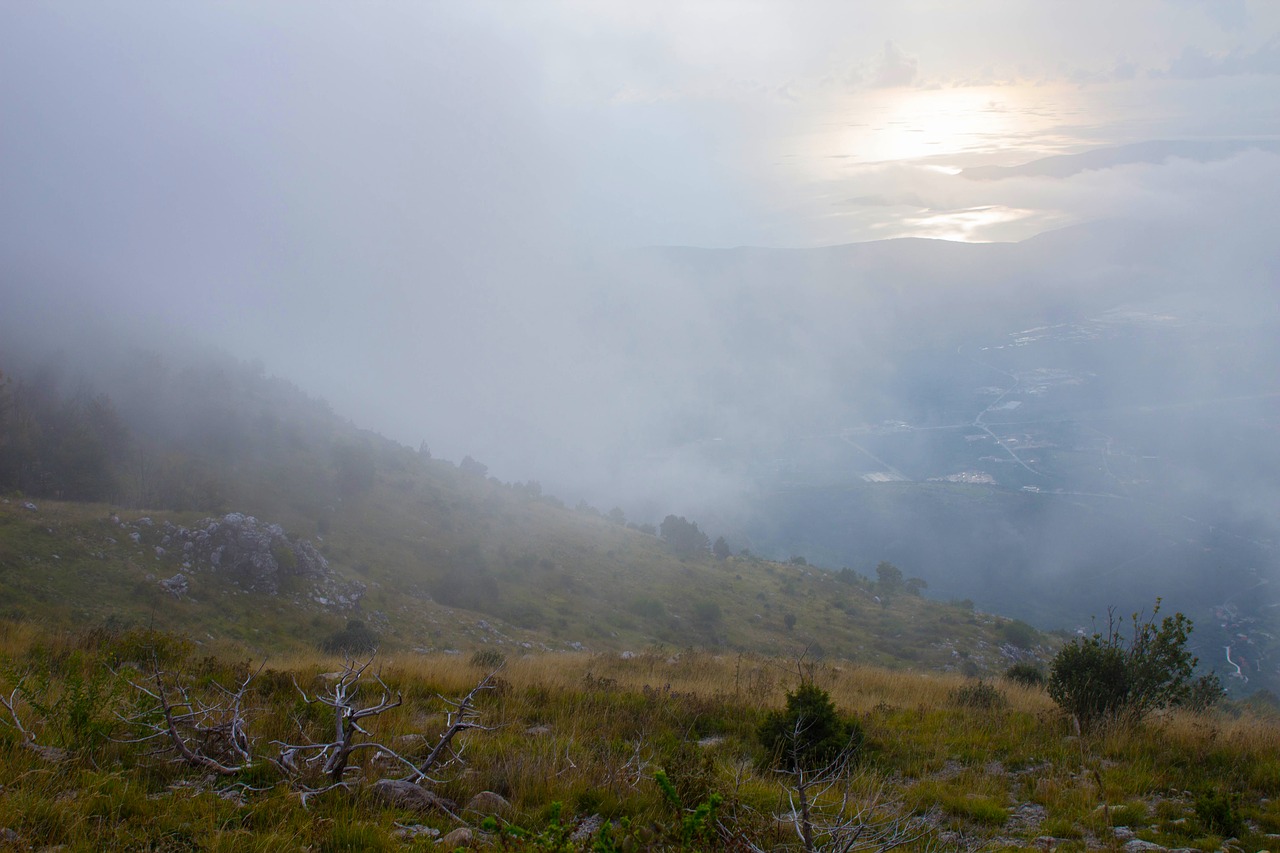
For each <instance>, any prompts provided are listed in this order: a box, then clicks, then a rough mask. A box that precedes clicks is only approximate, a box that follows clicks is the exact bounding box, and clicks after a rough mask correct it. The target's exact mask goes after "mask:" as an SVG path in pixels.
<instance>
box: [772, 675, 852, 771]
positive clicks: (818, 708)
mask: <svg viewBox="0 0 1280 853" xmlns="http://www.w3.org/2000/svg"><path fill="white" fill-rule="evenodd" d="M756 736H757V737H758V738H759V740H760V743H761V745H763V746H764V748H765V749H767V750H768V751H769V753H770V754H771V755H772V756H773V763H774V764H775V766H778V767H780V768H782V769H784V770H788V771H794V770H797V769H799V768H801V767H804V768H808V769H814V768H818V767H822V766H824V765H827V764H830V763H831V762H833V761H836V760H838V759H840V758H842V757H844V756H846V755H847V754H849V753H853V752H856V751H857V750H858V749H859V747H861V746H862V740H863V733H862V726H860V725H859V724H858V721H857V720H854V719H851V718H844V717H841V716H840V714H839V713H838V712H837V711H836V706H835V704H834V703H833V702H832V701H831V696H830V695H829V694H828V693H827V691H825V690H823V689H822V688H821V687H819V686H818V685H816V684H814V683H813V682H812V681H808V680H806V681H804V682H803V683H801V684H800V686H799V687H797V688H796V689H795V690H793V691H792V692H790V693H788V694H787V707H786V708H785V709H783V710H781V711H771V712H769V715H768V716H766V717H765V719H764V722H763V723H761V724H760V728H759V729H758V730H757V731H756Z"/></svg>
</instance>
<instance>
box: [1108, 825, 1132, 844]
mask: <svg viewBox="0 0 1280 853" xmlns="http://www.w3.org/2000/svg"><path fill="white" fill-rule="evenodd" d="M1111 831H1112V832H1114V833H1115V835H1116V841H1132V840H1133V839H1134V838H1136V837H1137V836H1135V835H1134V834H1133V830H1132V829H1130V828H1129V827H1127V826H1117V827H1115V828H1114V829H1112V830H1111Z"/></svg>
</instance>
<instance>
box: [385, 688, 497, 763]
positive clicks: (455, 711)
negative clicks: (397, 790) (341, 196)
mask: <svg viewBox="0 0 1280 853" xmlns="http://www.w3.org/2000/svg"><path fill="white" fill-rule="evenodd" d="M500 669H501V667H499V668H498V669H495V670H494V671H493V672H491V673H489V674H488V675H486V676H485V677H484V678H482V679H480V682H479V683H478V684H476V686H475V687H472V688H471V691H470V692H469V693H467V695H466V696H464V697H462V698H461V699H460V700H457V701H454V700H452V699H445V698H444V697H443V696H441V697H440V699H441V700H442V701H443V702H444V703H445V704H446V705H448V706H449V708H450V710H449V712H448V714H447V715H446V717H445V722H446V724H447V725H446V727H445V730H444V731H443V732H441V733H440V737H439V739H438V740H437V741H436V744H435V746H433V747H432V748H431V752H430V753H428V754H427V757H426V759H425V760H423V762H422V763H421V764H419V765H418V766H417V767H415V768H414V772H413V773H410V774H409V775H408V776H406V777H404V781H406V782H421V781H422V780H424V779H426V780H430V779H431V775H430V774H431V772H432V771H433V770H436V769H439V768H443V767H447V766H448V765H449V764H452V763H453V762H455V761H461V760H462V752H463V749H464V748H465V744H464V745H462V746H460V747H458V748H456V749H455V748H454V746H453V740H454V738H455V737H457V736H458V735H459V734H461V733H462V732H465V731H468V730H470V729H479V730H480V731H485V732H489V731H493V729H494V728H495V727H494V726H486V725H482V724H481V723H480V712H479V711H477V710H476V705H475V703H476V697H477V696H478V695H479V694H480V692H481V691H484V690H492V689H493V687H494V683H493V679H494V676H496V675H497V674H498V671H499V670H500Z"/></svg>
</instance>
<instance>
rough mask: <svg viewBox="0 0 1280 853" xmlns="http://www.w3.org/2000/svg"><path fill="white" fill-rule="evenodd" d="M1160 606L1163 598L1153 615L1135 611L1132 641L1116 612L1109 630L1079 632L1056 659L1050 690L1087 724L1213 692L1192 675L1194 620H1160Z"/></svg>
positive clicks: (1138, 715) (1136, 715)
mask: <svg viewBox="0 0 1280 853" xmlns="http://www.w3.org/2000/svg"><path fill="white" fill-rule="evenodd" d="M1159 612H1160V601H1159V599H1157V600H1156V606H1155V609H1154V610H1153V611H1152V613H1151V617H1150V618H1149V619H1146V620H1143V619H1142V618H1141V617H1140V616H1139V615H1138V614H1136V613H1135V614H1133V616H1132V634H1131V637H1130V639H1129V640H1128V641H1127V642H1126V641H1125V639H1124V637H1123V636H1122V635H1121V633H1120V630H1119V629H1120V628H1121V627H1122V626H1123V624H1124V623H1123V622H1117V621H1116V620H1115V619H1114V617H1112V618H1110V619H1108V627H1107V633H1106V635H1105V636H1103V635H1102V634H1094V635H1093V636H1092V637H1088V638H1079V639H1077V640H1076V641H1075V642H1073V643H1071V644H1069V645H1067V646H1064V647H1063V648H1062V650H1061V651H1059V652H1058V655H1057V657H1055V658H1054V659H1053V665H1052V667H1051V668H1050V671H1049V695H1050V696H1051V697H1052V698H1053V700H1054V701H1055V702H1057V703H1058V705H1059V707H1061V708H1062V709H1063V710H1064V711H1066V712H1067V713H1069V714H1072V715H1073V716H1075V718H1076V719H1077V720H1078V721H1079V723H1080V725H1081V727H1082V728H1087V727H1089V726H1091V725H1093V724H1095V723H1097V722H1100V721H1103V720H1108V719H1119V718H1121V717H1124V718H1125V719H1126V720H1128V721H1129V722H1137V721H1139V720H1141V719H1142V718H1143V717H1145V716H1146V715H1147V714H1148V713H1150V712H1151V711H1154V710H1157V709H1159V708H1167V707H1169V706H1171V705H1179V704H1183V703H1185V702H1187V701H1188V700H1189V699H1190V698H1191V697H1192V696H1200V695H1201V694H1202V693H1204V692H1207V689H1206V688H1205V687H1197V684H1198V682H1194V681H1193V680H1192V678H1191V673H1192V671H1193V670H1194V669H1195V666H1196V663H1197V659H1196V658H1195V657H1193V656H1192V654H1191V653H1190V652H1189V651H1187V638H1188V636H1189V635H1190V634H1191V628H1192V624H1191V620H1190V619H1188V618H1187V617H1186V616H1184V615H1182V614H1181V613H1176V614H1174V615H1173V616H1166V617H1165V618H1164V619H1163V620H1161V622H1160V623H1159V625H1157V624H1156V621H1155V619H1156V616H1157V614H1159ZM1206 678H1207V677H1206ZM1212 678H1213V681H1216V680H1217V679H1216V676H1213V677H1212ZM1202 681H1203V679H1202Z"/></svg>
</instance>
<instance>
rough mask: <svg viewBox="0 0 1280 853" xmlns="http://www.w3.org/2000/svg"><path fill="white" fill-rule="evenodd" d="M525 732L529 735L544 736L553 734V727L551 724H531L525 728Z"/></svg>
mask: <svg viewBox="0 0 1280 853" xmlns="http://www.w3.org/2000/svg"><path fill="white" fill-rule="evenodd" d="M524 733H525V734H527V735H533V736H534V737H542V736H543V735H549V734H551V727H550V726H529V728H527V729H525V730H524Z"/></svg>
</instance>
